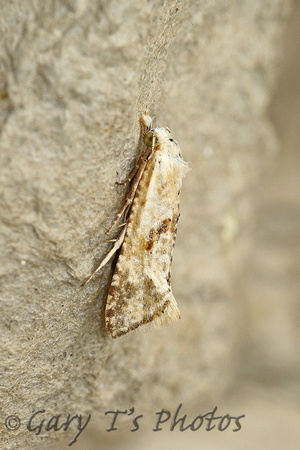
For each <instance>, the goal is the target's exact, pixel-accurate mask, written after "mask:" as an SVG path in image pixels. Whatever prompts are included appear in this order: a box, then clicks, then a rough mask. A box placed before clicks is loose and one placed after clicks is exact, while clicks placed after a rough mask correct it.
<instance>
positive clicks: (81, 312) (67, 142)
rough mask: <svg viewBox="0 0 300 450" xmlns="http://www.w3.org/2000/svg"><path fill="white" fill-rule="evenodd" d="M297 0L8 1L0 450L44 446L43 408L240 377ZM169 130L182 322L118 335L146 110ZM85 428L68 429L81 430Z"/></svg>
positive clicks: (170, 397) (174, 394) (201, 390)
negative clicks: (243, 293) (116, 260)
mask: <svg viewBox="0 0 300 450" xmlns="http://www.w3.org/2000/svg"><path fill="white" fill-rule="evenodd" d="M289 5H290V2H288V1H286V0H263V1H260V2H257V1H254V2H252V1H251V2H249V1H246V0H243V1H230V2H222V1H218V0H211V1H204V0H203V1H201V0H196V1H188V0H186V1H177V2H176V1H174V2H172V1H166V2H161V1H155V0H152V1H149V2H139V1H137V0H131V1H130V2H128V1H125V0H123V1H96V0H95V1H84V0H83V1H74V2H72V1H63V0H62V1H48V0H45V1H43V2H40V1H30V2H29V1H22V0H19V1H17V0H13V1H10V2H6V1H1V2H0V17H1V22H0V26H1V46H0V52H1V53H0V94H1V95H0V106H1V109H0V111H1V113H0V119H1V123H0V130H1V141H0V145H1V151H0V159H1V162H0V171H1V184H0V201H1V206H0V208H1V209H0V238H1V246H0V252H1V266H0V283H1V317H0V329H1V341H0V345H1V373H0V376H1V381H0V389H1V391H2V392H1V408H2V411H1V417H6V416H8V415H9V414H13V413H14V414H17V415H18V416H19V417H20V418H21V426H20V428H19V429H18V430H17V431H14V432H12V431H11V432H8V431H7V430H6V429H5V428H4V427H2V428H1V432H3V436H2V439H3V442H4V447H5V448H7V449H10V448H16V447H17V446H18V445H19V446H20V448H23V449H25V448H33V447H34V445H35V442H36V443H37V447H38V448H41V446H42V445H46V443H47V442H51V441H52V440H53V439H59V438H61V439H66V433H54V432H51V431H49V432H44V433H43V434H44V438H43V441H42V443H41V438H40V436H33V433H29V432H28V431H27V429H26V425H25V424H26V421H27V420H28V418H29V417H30V415H31V414H32V412H33V411H37V410H46V414H47V417H51V415H53V414H63V415H67V414H68V413H70V414H74V413H78V414H79V413H81V414H88V413H91V414H92V416H93V417H94V418H95V420H100V418H101V417H103V412H104V411H105V410H107V409H111V408H112V407H116V408H123V407H124V408H128V407H130V406H131V405H132V404H134V405H135V407H136V408H137V409H138V408H140V409H142V410H143V412H146V411H151V412H153V410H155V408H156V407H157V409H159V408H161V407H162V403H164V404H168V405H177V404H178V403H179V402H184V401H186V402H190V401H192V400H194V399H196V398H197V400H198V404H199V402H200V404H202V403H203V404H205V402H207V401H209V400H210V399H212V398H215V397H216V396H218V395H219V394H221V393H222V392H223V391H224V389H226V388H227V387H228V386H231V385H232V384H233V383H234V379H235V368H236V367H237V365H238V364H239V357H238V351H239V345H240V341H241V336H242V332H243V324H244V322H245V309H244V304H243V301H242V299H241V298H239V296H238V295H237V289H236V285H237V281H238V279H239V277H240V274H241V273H243V271H244V270H245V267H246V265H247V257H248V254H249V248H250V247H251V229H252V225H253V222H254V220H255V216H256V198H257V197H256V195H257V191H258V189H259V186H260V183H261V181H262V179H263V178H264V174H265V172H266V170H267V168H268V167H269V166H270V165H271V164H272V161H273V160H274V159H275V158H276V157H277V150H278V144H277V139H276V137H275V134H274V131H273V128H272V126H271V125H270V122H269V119H268V116H267V106H268V102H269V99H270V95H271V92H272V88H273V84H274V80H275V77H276V74H277V72H276V68H277V64H278V58H279V56H280V50H281V32H282V27H283V25H284V21H285V17H286V16H287V13H288V12H289ZM144 111H148V112H149V113H150V114H151V115H152V116H153V117H154V118H155V124H156V125H157V126H164V125H167V126H169V127H170V128H171V130H172V132H173V135H174V138H175V139H176V140H177V141H178V142H179V144H180V146H181V149H182V152H183V155H184V158H185V160H187V161H189V162H190V167H191V172H190V173H189V174H188V175H187V177H186V179H185V180H184V187H183V192H182V197H181V219H180V223H179V229H178V239H177V244H176V248H175V256H174V263H173V273H172V285H173V291H174V294H175V297H176V299H177V302H178V305H179V308H180V311H181V315H182V319H181V321H180V322H179V323H177V324H174V325H172V326H169V327H167V328H164V329H159V330H157V331H153V332H148V333H141V332H136V333H131V334H130V335H128V336H126V337H124V338H122V339H119V340H116V341H111V340H110V339H109V338H108V337H107V335H106V333H105V331H104V328H103V311H104V307H105V299H106V295H107V288H108V285H109V282H110V277H111V266H110V265H107V266H106V267H105V268H104V269H103V270H102V272H101V273H100V274H99V275H98V276H97V277H96V278H95V279H94V281H93V282H91V283H90V284H88V285H87V286H86V287H85V288H80V287H79V284H80V282H81V281H82V280H83V279H84V278H85V277H86V276H87V275H89V274H90V272H91V271H92V270H93V268H95V266H96V264H97V262H98V261H100V260H101V258H102V257H103V256H104V255H105V253H106V252H107V250H108V249H109V248H110V246H111V244H109V243H108V242H107V237H106V236H105V235H104V231H105V229H106V228H107V226H108V225H109V224H110V222H111V220H112V219H113V218H114V217H115V214H116V212H117V211H118V209H119V208H120V206H121V205H122V200H123V199H124V195H125V194H126V189H127V188H126V187H124V186H122V187H120V186H117V185H115V181H117V180H120V179H123V178H124V177H126V175H127V174H128V173H129V171H130V169H131V168H132V165H133V163H134V161H135V160H136V158H137V157H138V155H139V153H140V151H141V148H140V145H139V124H138V119H139V116H140V114H141V112H144ZM72 435H74V432H72V431H71V432H70V436H72Z"/></svg>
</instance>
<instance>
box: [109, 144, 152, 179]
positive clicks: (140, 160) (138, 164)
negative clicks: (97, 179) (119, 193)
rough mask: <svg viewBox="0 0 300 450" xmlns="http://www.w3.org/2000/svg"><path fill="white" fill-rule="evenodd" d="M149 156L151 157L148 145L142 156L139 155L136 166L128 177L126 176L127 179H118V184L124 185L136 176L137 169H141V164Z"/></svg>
mask: <svg viewBox="0 0 300 450" xmlns="http://www.w3.org/2000/svg"><path fill="white" fill-rule="evenodd" d="M148 157H149V148H148V147H146V148H145V150H144V151H143V153H142V154H141V156H140V157H139V160H138V162H137V163H136V165H135V167H134V168H133V170H132V171H131V172H130V174H129V176H128V178H126V179H125V180H123V181H121V182H119V181H116V184H117V185H118V186H122V185H123V184H126V183H129V182H130V181H131V180H132V179H133V178H134V177H135V175H136V173H137V171H138V170H139V167H140V165H141V164H142V163H143V161H144V160H147V159H148Z"/></svg>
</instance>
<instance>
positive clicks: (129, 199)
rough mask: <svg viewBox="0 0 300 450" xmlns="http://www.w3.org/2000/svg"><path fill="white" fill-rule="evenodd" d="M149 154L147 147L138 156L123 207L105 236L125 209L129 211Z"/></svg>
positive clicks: (149, 149)
mask: <svg viewBox="0 0 300 450" xmlns="http://www.w3.org/2000/svg"><path fill="white" fill-rule="evenodd" d="M151 153H152V148H150V147H147V148H146V149H145V150H144V151H143V153H142V155H141V156H140V158H139V160H138V163H137V165H136V167H135V169H134V170H135V174H134V175H135V176H134V179H133V182H132V185H131V187H130V190H129V192H128V194H127V196H126V199H125V202H124V205H123V206H122V208H121V210H120V211H119V212H118V214H117V215H116V217H115V219H114V220H113V221H112V223H111V225H110V227H109V228H108V229H107V230H106V231H105V234H107V233H108V232H109V231H110V230H111V229H112V227H113V226H114V224H115V223H116V222H117V221H118V220H119V218H120V217H121V216H122V215H123V214H124V213H125V211H126V210H127V209H128V210H129V209H130V206H131V204H132V202H133V199H134V196H135V193H136V190H137V187H138V185H139V182H140V179H141V176H142V175H143V172H144V170H145V167H146V165H147V162H148V159H149V156H150V155H151Z"/></svg>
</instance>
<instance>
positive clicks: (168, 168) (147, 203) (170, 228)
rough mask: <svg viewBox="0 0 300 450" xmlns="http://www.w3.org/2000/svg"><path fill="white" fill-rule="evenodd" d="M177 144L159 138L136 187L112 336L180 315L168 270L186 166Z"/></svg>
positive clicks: (115, 289)
mask: <svg viewBox="0 0 300 450" xmlns="http://www.w3.org/2000/svg"><path fill="white" fill-rule="evenodd" d="M159 130H160V129H159ZM175 145H177V144H175V143H173V141H171V142H169V141H167V142H162V143H159V140H158V144H157V146H156V147H155V151H154V152H153V155H152V157H151V159H150V160H149V161H148V163H147V166H146V168H145V170H144V173H143V176H142V178H141V180H140V183H139V186H138V188H137V191H136V195H135V198H134V202H133V205H132V209H131V213H130V217H129V219H128V223H127V230H126V235H125V239H124V243H123V245H122V247H121V250H120V254H119V258H118V261H117V264H116V268H115V272H114V275H113V278H112V282H111V287H110V290H109V294H108V299H107V305H106V317H105V320H106V329H107V331H108V333H110V335H111V336H112V337H119V336H121V335H124V334H126V333H128V332H129V331H131V330H134V329H136V328H138V327H139V326H140V325H143V324H146V323H149V322H152V324H153V325H154V326H160V325H162V324H165V323H168V322H169V321H173V320H177V319H178V318H179V317H180V313H179V310H178V307H177V304H176V301H175V299H174V297H173V294H172V290H171V285H170V278H171V275H170V271H171V263H172V256H173V249H174V244H175V238H176V229H177V221H178V218H179V194H180V189H181V184H182V177H183V175H184V173H185V171H186V164H185V163H184V162H183V160H182V158H181V155H180V150H179V153H178V151H175V157H173V156H171V155H172V152H170V151H169V150H170V148H171V149H172V150H173V153H174V149H173V148H172V147H173V146H175ZM178 149H179V147H178Z"/></svg>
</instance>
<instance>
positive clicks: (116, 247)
mask: <svg viewBox="0 0 300 450" xmlns="http://www.w3.org/2000/svg"><path fill="white" fill-rule="evenodd" d="M125 232H126V227H125V228H124V230H123V231H122V233H120V236H119V237H118V239H116V242H115V244H114V246H113V248H112V249H111V251H110V252H108V253H107V255H106V256H105V258H104V259H103V260H102V262H101V263H100V264H99V266H98V267H97V269H96V270H95V271H94V272H93V273H92V274H91V275H90V276H89V277H88V278H87V280H85V281H84V282H83V283H81V285H80V286H82V287H83V286H85V285H86V284H88V282H89V281H91V279H92V278H93V277H94V276H95V275H96V273H98V272H99V270H101V269H102V267H104V266H105V264H107V263H108V261H109V260H110V259H111V258H112V257H113V256H114V254H115V253H116V252H117V251H118V250H119V248H120V247H121V245H122V244H123V241H124V237H125Z"/></svg>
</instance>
